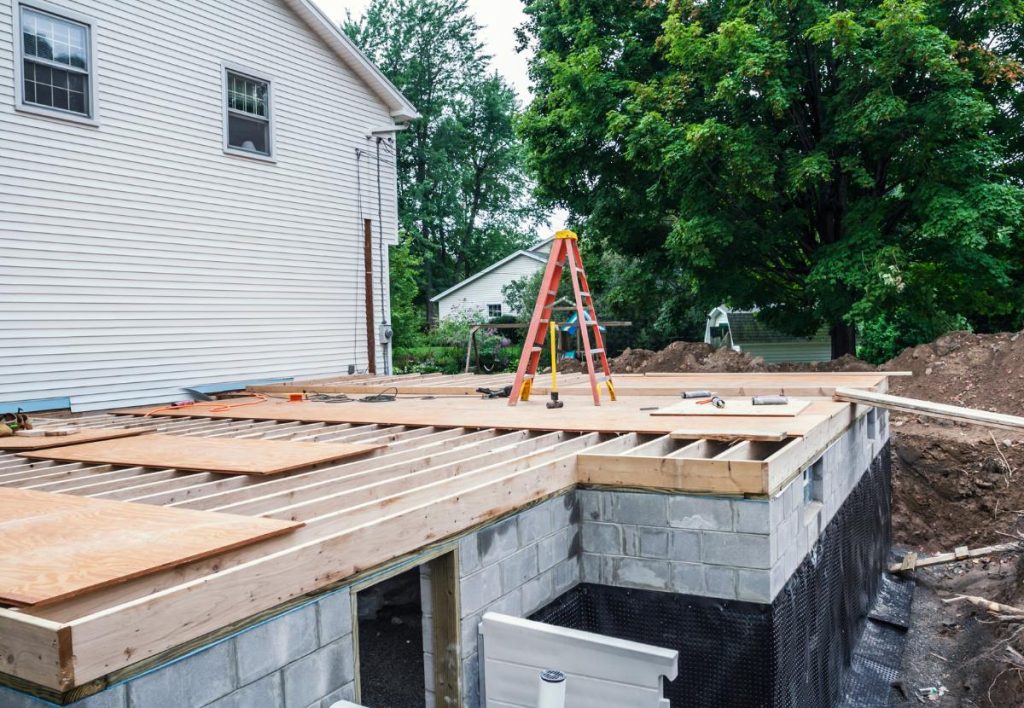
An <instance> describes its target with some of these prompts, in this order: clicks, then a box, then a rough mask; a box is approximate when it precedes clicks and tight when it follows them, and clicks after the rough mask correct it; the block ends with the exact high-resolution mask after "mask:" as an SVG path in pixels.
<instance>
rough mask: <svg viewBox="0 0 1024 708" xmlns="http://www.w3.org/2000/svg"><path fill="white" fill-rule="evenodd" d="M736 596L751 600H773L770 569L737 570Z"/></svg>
mask: <svg viewBox="0 0 1024 708" xmlns="http://www.w3.org/2000/svg"><path fill="white" fill-rule="evenodd" d="M736 581H737V582H736V598H737V599H739V600H748V601H750V602H771V601H772V583H771V571H770V570H748V569H746V568H740V569H739V570H738V571H736Z"/></svg>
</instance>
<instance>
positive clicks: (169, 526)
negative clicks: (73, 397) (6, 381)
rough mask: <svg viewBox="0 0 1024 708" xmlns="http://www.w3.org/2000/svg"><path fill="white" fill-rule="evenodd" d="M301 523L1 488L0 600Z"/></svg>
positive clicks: (102, 578) (19, 599)
mask: <svg viewBox="0 0 1024 708" xmlns="http://www.w3.org/2000/svg"><path fill="white" fill-rule="evenodd" d="M300 526H302V523H299V522H294V521H279V520H277V519H264V518H250V517H247V516H237V515H234V514H222V513H219V512H212V511H192V510H188V509H172V508H168V507H160V506H152V505H149V504H132V503H129V502H117V501H105V500H101V499H91V498H88V497H77V496H72V495H68V494H53V493H49V492H36V491H32V490H28V489H12V488H0V602H5V603H8V604H13V605H33V606H37V605H41V604H46V603H52V602H56V601H58V600H64V599H67V598H70V597H74V596H76V595H78V594H81V593H83V592H85V591H88V590H95V589H97V588H101V587H105V586H108V585H112V584H115V583H118V582H124V581H126V580H128V579H130V578H136V577H139V576H142V575H147V574H149V573H154V572H157V571H159V570H162V569H165V568H171V567H174V566H178V565H182V564H184V563H187V562H189V561H193V560H197V559H200V558H205V557H208V556H211V555H214V554H217V553H221V552H224V551H228V550H231V549H234V548H238V547H240V546H244V545H248V544H251V543H255V542H257V541H261V540H263V539H266V538H271V537H273V536H278V535H281V534H283V533H287V532H289V531H291V530H293V529H296V528H298V527H300Z"/></svg>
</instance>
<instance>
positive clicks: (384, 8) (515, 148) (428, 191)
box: [344, 0, 540, 308]
mask: <svg viewBox="0 0 1024 708" xmlns="http://www.w3.org/2000/svg"><path fill="white" fill-rule="evenodd" d="M479 29H480V28H479V26H478V25H477V24H476V22H475V20H474V19H473V18H472V16H471V15H470V14H469V13H468V11H467V9H466V0H372V2H371V3H370V4H369V6H368V7H367V10H366V12H365V14H364V15H363V17H362V18H360V19H359V20H358V21H356V20H354V19H353V18H351V17H349V19H348V21H347V22H346V23H345V24H344V30H345V31H346V33H348V35H349V36H350V37H352V38H353V40H354V41H355V42H356V43H357V44H358V45H359V46H360V47H361V48H362V50H363V51H364V52H365V53H366V54H367V56H368V57H369V58H370V59H371V60H372V61H374V62H375V63H376V64H377V66H379V67H380V68H381V70H382V71H383V72H384V73H385V74H386V75H387V76H388V78H389V79H391V81H392V82H394V83H395V85H396V86H397V87H398V88H399V89H400V90H401V91H402V92H403V93H404V94H405V95H406V96H407V97H408V98H409V100H410V101H411V102H412V103H413V105H415V106H416V108H417V110H418V111H419V112H420V114H421V117H420V118H419V119H417V120H415V121H412V123H411V124H410V126H409V130H407V131H404V132H402V133H399V134H398V149H397V169H398V182H399V215H400V220H401V226H402V228H403V229H404V230H405V231H406V232H407V233H408V234H409V235H410V237H411V241H410V253H411V255H412V256H414V257H415V258H417V259H419V260H420V261H421V262H422V267H421V268H420V271H419V274H418V276H417V285H418V286H419V295H418V298H417V301H418V303H419V304H420V305H421V306H423V307H424V308H426V306H427V302H428V301H429V299H430V297H431V296H432V295H434V294H435V293H437V292H439V291H441V290H443V289H445V288H447V287H449V286H450V285H453V284H454V283H456V282H458V281H459V280H462V279H464V278H466V277H468V276H469V275H472V274H473V273H475V272H476V271H478V270H480V269H481V268H483V267H485V266H487V265H490V264H491V263H492V262H494V261H495V260H498V259H499V258H501V257H503V256H505V255H508V254H509V253H511V252H513V251H515V250H517V249H518V248H521V247H523V246H524V245H526V244H528V243H529V242H530V241H531V240H532V234H533V231H534V228H535V226H536V224H537V222H538V220H539V218H540V213H539V212H538V210H537V208H536V205H535V203H534V202H533V200H532V198H531V188H532V185H531V183H530V181H529V180H528V178H527V175H526V172H525V170H524V157H523V147H522V144H521V143H520V141H519V138H518V136H517V135H516V132H515V129H514V122H515V120H516V116H517V112H518V108H517V105H516V99H515V93H514V92H513V90H512V89H511V88H510V87H509V86H508V85H507V83H506V82H505V81H504V80H503V79H502V78H501V77H500V76H499V75H498V74H497V73H494V72H490V71H489V69H488V63H489V57H488V56H487V55H486V54H484V52H483V49H482V46H481V44H480V41H479V40H478V38H477V34H478V32H479Z"/></svg>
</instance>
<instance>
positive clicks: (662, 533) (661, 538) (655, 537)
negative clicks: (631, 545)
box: [627, 526, 669, 558]
mask: <svg viewBox="0 0 1024 708" xmlns="http://www.w3.org/2000/svg"><path fill="white" fill-rule="evenodd" d="M636 534H637V537H638V540H639V546H640V547H639V548H638V549H637V551H638V553H629V551H627V555H640V556H642V557H644V558H668V557H669V553H668V545H669V531H668V529H665V528H659V527H657V526H638V527H636Z"/></svg>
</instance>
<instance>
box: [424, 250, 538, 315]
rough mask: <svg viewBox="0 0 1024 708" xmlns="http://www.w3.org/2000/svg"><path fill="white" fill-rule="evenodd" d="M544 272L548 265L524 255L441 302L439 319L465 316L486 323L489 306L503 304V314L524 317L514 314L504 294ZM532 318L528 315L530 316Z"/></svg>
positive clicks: (442, 299)
mask: <svg viewBox="0 0 1024 708" xmlns="http://www.w3.org/2000/svg"><path fill="white" fill-rule="evenodd" d="M540 255H545V254H540ZM543 268H544V263H542V262H540V261H538V260H536V259H534V258H530V257H529V256H523V255H520V256H518V257H517V258H513V259H512V260H510V261H509V262H508V263H505V264H504V265H502V266H500V267H498V268H495V269H494V270H492V271H491V272H490V273H487V274H486V275H484V276H481V277H480V278H477V279H476V280H474V281H472V282H470V283H467V284H466V285H464V286H463V287H461V288H459V289H458V290H455V291H454V292H452V293H450V294H449V295H446V296H445V297H443V298H441V299H440V300H438V302H437V313H438V317H441V318H442V319H443V318H445V317H451V316H452V315H456V314H460V313H461V314H467V315H471V316H474V317H478V318H483V319H486V318H487V311H488V306H489V305H494V304H497V303H501V306H502V311H503V312H504V314H506V315H516V314H521V313H517V312H513V311H512V310H511V309H510V308H509V306H508V302H506V301H505V296H504V295H503V294H502V292H501V290H502V288H503V287H505V286H506V285H508V284H509V283H511V282H512V281H514V280H518V279H519V278H522V277H524V276H530V275H533V274H534V273H536V272H537V271H538V270H542V269H543ZM529 314H530V313H526V315H527V316H529Z"/></svg>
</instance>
